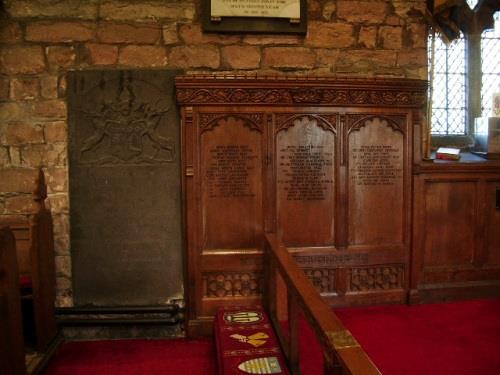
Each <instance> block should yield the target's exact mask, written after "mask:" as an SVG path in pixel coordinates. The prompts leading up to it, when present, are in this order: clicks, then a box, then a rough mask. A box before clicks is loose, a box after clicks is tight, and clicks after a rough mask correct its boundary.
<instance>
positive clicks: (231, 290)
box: [203, 272, 263, 298]
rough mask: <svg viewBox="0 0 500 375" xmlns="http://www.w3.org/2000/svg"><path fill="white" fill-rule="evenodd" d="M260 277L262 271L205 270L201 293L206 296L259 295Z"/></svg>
mask: <svg viewBox="0 0 500 375" xmlns="http://www.w3.org/2000/svg"><path fill="white" fill-rule="evenodd" d="M262 278H263V275H262V272H207V273H204V274H203V283H204V285H205V287H204V293H203V295H204V296H205V297H207V298H223V297H250V296H260V295H261V294H262V286H263V281H262Z"/></svg>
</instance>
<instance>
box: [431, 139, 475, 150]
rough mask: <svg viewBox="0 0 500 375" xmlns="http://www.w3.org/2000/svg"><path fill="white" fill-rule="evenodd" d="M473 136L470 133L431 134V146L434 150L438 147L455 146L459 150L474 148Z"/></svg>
mask: <svg viewBox="0 0 500 375" xmlns="http://www.w3.org/2000/svg"><path fill="white" fill-rule="evenodd" d="M474 144H475V141H474V137H473V136H470V135H432V136H431V148H432V149H433V150H436V149H437V148H439V147H456V148H459V149H461V150H471V149H473V148H474Z"/></svg>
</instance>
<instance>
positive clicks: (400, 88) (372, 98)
mask: <svg viewBox="0 0 500 375" xmlns="http://www.w3.org/2000/svg"><path fill="white" fill-rule="evenodd" d="M176 97H177V102H178V103H179V104H181V105H220V104H224V105H228V104H233V105H294V106H305V105H308V106H309V105H314V106H346V105H349V106H353V105H355V106H358V105H359V106H398V107H422V106H423V105H425V102H426V97H427V82H426V81H423V80H415V79H405V78H400V79H395V78H337V77H336V78H321V77H314V78H301V77H283V76H282V77H279V76H276V77H245V76H218V75H208V76H206V75H192V76H180V77H177V78H176Z"/></svg>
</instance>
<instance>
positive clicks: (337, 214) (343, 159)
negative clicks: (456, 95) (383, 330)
mask: <svg viewBox="0 0 500 375" xmlns="http://www.w3.org/2000/svg"><path fill="white" fill-rule="evenodd" d="M176 89H177V91H176V96H177V101H178V103H179V104H180V105H181V113H182V139H183V144H182V147H183V171H184V173H183V191H184V194H183V195H184V209H185V220H186V222H185V234H186V264H187V270H186V271H187V272H186V290H187V294H186V297H187V304H188V313H187V330H188V334H189V335H196V334H200V333H210V331H211V329H212V328H211V325H210V323H211V320H212V319H213V315H214V312H215V309H216V308H217V307H219V306H224V305H249V304H254V303H256V302H259V301H260V300H261V297H262V294H263V293H264V292H265V289H266V286H265V285H263V284H262V280H263V264H262V250H263V242H262V240H263V233H264V232H273V233H276V234H277V236H278V238H279V239H280V241H282V242H283V243H284V244H285V245H286V246H287V247H288V248H289V249H290V251H291V253H292V254H293V256H294V258H295V260H296V261H297V263H298V264H299V266H300V267H301V268H302V269H303V270H304V272H305V273H306V275H307V277H308V278H309V280H311V282H312V284H313V285H314V286H315V287H316V288H317V289H318V290H319V291H320V293H321V294H322V295H323V296H324V297H325V298H327V300H328V302H329V303H331V304H332V305H353V304H363V303H381V302H403V301H405V300H406V293H407V291H408V276H407V275H408V270H409V253H410V248H409V245H410V243H409V239H410V235H409V233H410V230H411V220H410V219H411V212H410V191H411V168H410V165H411V164H410V163H411V160H412V158H411V155H412V152H413V138H412V137H413V133H414V131H415V130H414V129H415V128H418V127H419V125H420V121H421V116H420V115H419V113H420V111H421V110H422V109H423V108H424V105H425V97H426V96H425V90H426V83H425V82H423V81H417V80H399V79H373V80H366V79H363V80H362V79H340V78H337V79H329V78H328V79H327V78H308V79H299V78H286V77H282V78H279V77H274V78H267V77H257V78H246V77H234V76H231V77H219V76H184V77H177V79H176ZM417 131H419V130H418V129H417ZM283 298H285V296H284V297H283Z"/></svg>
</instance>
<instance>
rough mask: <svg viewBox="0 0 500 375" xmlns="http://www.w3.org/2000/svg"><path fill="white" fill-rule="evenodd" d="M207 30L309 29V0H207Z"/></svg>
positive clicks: (205, 21)
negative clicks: (307, 0) (307, 1)
mask: <svg viewBox="0 0 500 375" xmlns="http://www.w3.org/2000/svg"><path fill="white" fill-rule="evenodd" d="M203 11H204V14H203V28H204V30H205V31H208V32H245V33H296V34H305V33H306V31H307V4H306V0H207V1H205V2H204V9H203Z"/></svg>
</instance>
